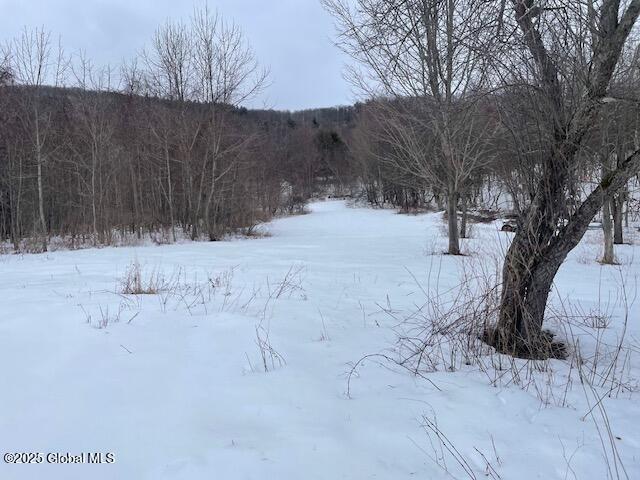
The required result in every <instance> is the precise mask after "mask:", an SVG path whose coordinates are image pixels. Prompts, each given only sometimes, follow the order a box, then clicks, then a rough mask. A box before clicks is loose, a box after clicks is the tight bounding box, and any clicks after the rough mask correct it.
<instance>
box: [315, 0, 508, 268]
mask: <svg viewBox="0 0 640 480" xmlns="http://www.w3.org/2000/svg"><path fill="white" fill-rule="evenodd" d="M351 3H352V2H349V1H346V0H323V4H324V5H325V7H326V8H327V9H328V10H329V11H330V12H331V13H332V14H333V15H334V17H335V18H336V19H337V22H338V27H339V32H340V33H339V37H338V45H339V46H340V47H341V48H342V49H343V50H344V51H345V52H346V53H348V54H349V55H351V56H352V57H353V58H354V59H355V60H356V61H357V62H358V63H359V64H360V66H361V68H358V67H356V68H352V69H351V70H350V77H351V80H352V81H353V82H354V84H355V85H356V86H357V87H359V88H360V89H361V90H362V91H364V92H365V93H366V94H367V95H369V96H379V95H382V96H386V97H391V98H410V99H413V101H414V102H415V103H422V104H423V107H422V108H420V109H419V110H418V111H417V112H416V113H417V116H416V121H417V122H419V123H422V124H427V123H428V125H429V130H430V134H431V135H432V136H433V138H434V139H435V140H436V142H437V145H435V146H434V147H435V148H431V149H430V153H431V155H435V156H438V157H439V161H437V162H436V163H438V164H439V167H440V168H437V170H438V174H437V175H433V171H432V170H434V169H433V168H430V167H429V163H430V162H431V158H430V157H429V156H426V155H415V154H416V153H418V151H419V148H413V147H412V148H411V149H410V150H411V151H412V153H413V154H411V155H408V156H407V157H406V158H405V161H404V162H402V163H403V166H404V167H405V168H406V167H408V166H409V163H408V162H407V161H406V160H408V159H411V162H412V163H414V164H415V166H414V167H410V169H411V170H416V171H417V170H419V171H420V172H421V175H422V176H423V178H424V176H425V175H428V177H429V178H430V180H431V181H435V180H440V179H444V185H443V191H444V193H445V194H446V196H447V204H448V206H447V218H448V223H449V253H450V254H454V255H457V254H459V253H460V245H459V228H458V218H457V211H458V204H459V200H460V197H461V191H462V189H463V183H462V182H463V180H464V178H465V177H467V176H469V175H470V171H469V167H470V166H471V165H472V163H473V162H469V157H468V156H467V155H466V154H465V152H464V149H465V147H466V145H467V143H466V142H463V144H462V145H458V144H456V140H457V139H456V138H455V137H456V136H457V135H458V134H459V132H460V130H461V129H462V128H464V127H463V125H464V122H465V119H464V118H463V117H464V115H461V114H460V113H461V112H462V110H461V109H460V105H459V100H460V99H461V98H465V99H467V100H468V99H470V98H471V97H472V95H473V94H480V93H481V92H482V88H483V85H484V83H485V80H486V72H485V69H484V59H485V55H484V52H483V48H486V45H488V43H489V42H491V35H492V26H491V23H490V22H493V20H491V13H492V10H491V9H492V8H493V7H492V6H491V5H490V4H489V3H488V2H482V1H476V0H385V1H380V0H357V1H356V2H353V3H354V4H355V5H354V6H351ZM493 23H495V22H493ZM466 106H468V104H467V105H465V107H466ZM403 115H405V116H406V115H407V112H404V113H403ZM391 117H397V115H391ZM396 126H397V124H396ZM393 130H394V131H395V134H401V132H400V131H399V130H398V129H397V128H393ZM405 140H408V139H406V138H405ZM405 143H406V142H405ZM412 143H413V144H414V146H417V144H416V142H415V141H413V142H412ZM423 153H426V152H423ZM476 158H478V157H476ZM461 159H464V160H463V161H462V163H461ZM463 164H464V165H463Z"/></svg>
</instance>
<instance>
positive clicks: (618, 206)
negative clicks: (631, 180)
mask: <svg viewBox="0 0 640 480" xmlns="http://www.w3.org/2000/svg"><path fill="white" fill-rule="evenodd" d="M624 197H625V190H624V189H623V190H622V191H621V192H620V193H618V195H615V196H614V197H613V198H612V199H611V210H612V214H613V243H614V244H615V245H622V244H623V243H624V234H623V229H622V222H623V221H624V218H623V215H622V210H623V206H624Z"/></svg>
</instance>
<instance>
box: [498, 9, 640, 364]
mask: <svg viewBox="0 0 640 480" xmlns="http://www.w3.org/2000/svg"><path fill="white" fill-rule="evenodd" d="M511 5H512V14H513V18H514V22H515V24H516V26H517V28H518V29H519V32H520V40H521V44H517V45H515V46H516V47H517V48H521V50H520V51H521V52H522V51H526V52H527V53H528V57H527V58H528V59H529V60H530V62H531V64H532V65H533V68H532V69H531V74H532V75H531V78H530V80H529V82H528V84H527V87H529V88H530V89H533V90H535V91H537V92H539V93H538V95H537V97H536V98H537V101H538V102H539V106H540V110H539V112H540V113H542V115H538V116H537V117H536V120H535V121H536V122H538V124H539V125H540V126H541V127H542V128H541V130H543V131H544V135H545V138H546V140H547V141H548V143H547V148H546V149H545V150H544V152H545V153H544V158H543V160H542V162H541V165H540V172H539V175H538V177H537V180H536V182H537V184H536V187H535V195H534V197H533V199H532V201H531V204H530V205H529V206H528V207H527V209H526V211H525V215H524V217H523V218H522V219H521V221H520V226H519V229H518V231H517V233H516V236H515V238H514V240H513V242H512V244H511V246H510V248H509V251H508V253H507V256H506V259H505V263H504V271H503V285H502V301H501V308H500V316H499V322H498V326H497V331H496V332H495V335H493V338H492V339H491V341H492V343H493V344H494V345H495V346H496V347H497V348H498V350H499V351H501V352H505V353H509V354H513V355H521V356H541V355H542V356H544V355H549V354H550V352H549V349H548V347H547V346H546V345H548V342H546V338H545V336H544V335H543V332H542V324H543V320H544V312H545V309H546V304H547V299H548V296H549V292H550V290H551V285H552V283H553V279H554V277H555V275H556V273H557V271H558V269H559V268H560V265H561V264H562V263H563V261H564V259H565V258H566V256H567V254H568V253H569V252H570V251H571V250H572V249H573V248H574V247H575V246H576V245H577V244H578V242H579V241H580V239H581V238H582V236H583V235H584V233H585V231H586V229H587V227H588V225H589V223H590V221H591V220H592V218H593V217H594V215H595V214H596V213H597V212H598V210H600V209H601V208H602V206H603V202H604V201H605V199H606V198H607V197H609V196H611V195H612V194H613V193H615V192H616V191H618V190H619V189H620V188H622V187H623V186H624V185H625V184H626V182H627V180H628V179H629V178H630V177H631V176H632V175H634V174H635V173H636V172H637V170H638V168H639V167H640V151H638V150H636V151H634V152H632V153H631V154H629V155H626V156H625V157H624V158H623V159H621V160H620V161H619V163H618V165H617V166H616V168H615V169H613V170H612V171H611V172H609V173H608V174H606V175H605V176H604V178H603V179H602V180H601V181H600V182H599V183H598V184H597V186H596V187H595V188H594V189H593V190H592V191H591V192H590V193H589V194H588V195H587V196H586V198H585V199H584V200H583V201H578V205H577V206H576V208H575V209H574V210H573V212H572V213H570V214H569V215H567V214H566V213H567V212H566V209H565V206H566V205H567V203H568V197H567V195H568V192H570V183H571V181H572V175H571V173H572V169H573V168H574V167H575V165H576V164H577V162H579V160H580V157H581V153H582V149H581V147H582V145H583V143H584V140H585V137H586V136H587V134H588V133H589V132H590V131H592V129H593V128H594V126H595V124H596V123H597V118H598V114H599V112H601V110H602V107H603V104H604V102H605V101H606V100H607V98H608V97H607V95H608V89H609V85H610V82H611V79H612V76H613V74H614V71H615V69H616V64H617V62H618V59H619V57H620V55H621V52H622V50H623V48H624V46H625V43H626V42H627V40H628V38H629V35H630V34H631V31H632V28H633V26H634V24H635V23H636V20H637V18H638V15H639V14H640V0H631V1H630V2H626V3H625V6H624V7H623V6H622V4H621V2H619V1H617V0H603V1H601V2H589V3H587V4H584V3H573V2H561V1H557V2H545V3H544V4H539V3H538V2H536V1H533V0H512V2H511ZM520 45H521V47H520ZM585 46H586V47H587V48H585ZM533 113H534V112H532V114H533Z"/></svg>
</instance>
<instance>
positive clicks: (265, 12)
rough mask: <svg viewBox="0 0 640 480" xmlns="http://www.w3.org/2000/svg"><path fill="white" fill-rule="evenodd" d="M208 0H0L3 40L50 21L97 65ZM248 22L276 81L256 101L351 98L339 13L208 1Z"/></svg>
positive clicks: (307, 104)
mask: <svg viewBox="0 0 640 480" xmlns="http://www.w3.org/2000/svg"><path fill="white" fill-rule="evenodd" d="M194 4H195V5H201V4H203V2H202V0H195V2H194V0H0V41H2V42H4V41H6V40H8V39H9V38H11V37H12V36H14V35H15V34H16V33H18V32H19V31H20V30H21V29H22V28H23V27H24V26H25V25H26V26H27V27H36V26H42V25H44V26H45V28H46V29H48V30H50V31H51V32H52V33H53V34H54V35H56V36H57V35H58V34H60V35H61V36H62V41H63V45H64V47H65V49H66V50H68V51H75V50H78V49H84V50H85V51H86V52H87V54H88V56H89V57H90V58H92V59H93V60H94V62H95V64H97V65H98V64H107V63H109V64H114V65H118V64H120V62H121V60H122V59H123V58H130V57H132V56H133V55H134V54H135V53H136V52H137V51H139V50H141V49H142V47H143V46H144V45H145V43H147V42H148V41H149V39H150V38H151V36H152V34H153V31H154V29H155V28H156V27H157V26H158V25H159V24H162V23H163V22H164V21H165V20H166V19H167V18H176V19H177V18H183V19H185V20H186V19H188V18H189V16H190V14H191V12H192V11H193V6H194ZM208 4H209V7H210V8H212V9H215V8H217V9H218V11H219V12H220V13H221V14H222V15H223V16H224V17H225V18H227V19H233V20H234V21H235V22H236V23H237V24H238V25H240V26H241V27H242V29H243V30H244V32H245V35H246V36H247V38H248V40H249V41H250V43H251V45H252V46H253V48H254V50H255V52H256V56H257V57H258V59H259V60H260V62H261V63H262V64H264V65H266V66H268V67H269V68H270V70H271V85H270V86H269V88H268V89H267V90H266V91H265V93H264V94H263V95H262V96H261V97H260V98H259V99H256V100H254V101H253V102H252V103H251V106H255V107H262V106H267V107H273V108H278V109H291V110H295V109H301V108H311V107H325V106H333V105H341V104H347V103H352V101H353V99H352V94H351V88H350V87H349V85H348V84H347V83H346V82H345V81H344V79H343V78H342V71H343V66H344V64H345V63H346V61H347V59H346V58H345V57H344V56H343V55H341V54H340V52H339V51H338V50H337V49H336V48H335V47H334V46H333V44H332V43H331V38H332V37H333V36H334V27H333V21H332V18H331V17H330V16H329V15H328V14H327V13H326V12H325V11H324V10H323V9H322V7H321V6H320V1H319V0H209V1H208Z"/></svg>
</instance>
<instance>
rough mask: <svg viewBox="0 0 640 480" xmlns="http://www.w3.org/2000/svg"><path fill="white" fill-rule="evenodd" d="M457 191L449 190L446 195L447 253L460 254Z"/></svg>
mask: <svg viewBox="0 0 640 480" xmlns="http://www.w3.org/2000/svg"><path fill="white" fill-rule="evenodd" d="M459 196H460V195H459V194H458V192H456V191H455V190H453V191H451V192H449V195H448V197H447V222H448V224H449V250H448V251H447V253H449V255H460V232H459V231H458V198H459Z"/></svg>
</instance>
